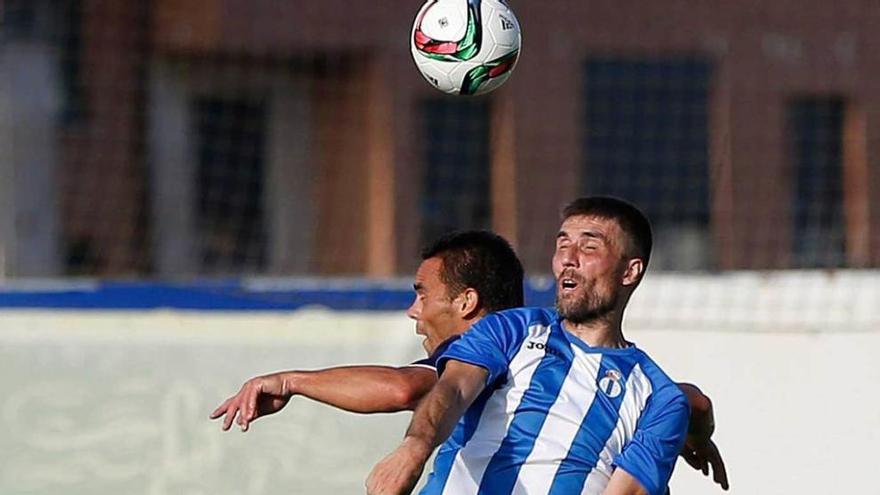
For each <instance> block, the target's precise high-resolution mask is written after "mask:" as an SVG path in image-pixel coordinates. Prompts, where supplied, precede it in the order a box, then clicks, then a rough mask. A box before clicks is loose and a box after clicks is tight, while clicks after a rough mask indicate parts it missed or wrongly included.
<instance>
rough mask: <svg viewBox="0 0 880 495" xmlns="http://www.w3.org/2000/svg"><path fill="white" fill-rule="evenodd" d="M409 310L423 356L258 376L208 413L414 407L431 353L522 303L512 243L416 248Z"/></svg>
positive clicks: (229, 416) (238, 415)
mask: <svg viewBox="0 0 880 495" xmlns="http://www.w3.org/2000/svg"><path fill="white" fill-rule="evenodd" d="M413 288H414V289H415V293H416V295H415V299H414V301H413V303H412V305H411V306H410V307H409V309H408V310H407V316H409V317H410V318H412V319H413V320H415V321H416V333H417V334H419V335H422V336H423V337H425V341H424V343H423V346H424V348H425V350H426V351H427V353H428V355H429V357H428V358H427V359H423V360H420V361H416V362H415V363H412V364H411V365H407V366H400V367H392V366H339V367H333V368H326V369H322V370H315V371H305V370H293V371H283V372H278V373H272V374H269V375H265V376H258V377H255V378H252V379H250V380H248V381H247V382H245V383H244V385H242V387H241V390H239V392H238V393H237V394H235V395H234V396H232V397H230V398H228V399H227V400H226V401H225V402H223V404H221V405H220V407H218V408H217V409H215V410H214V412H213V413H211V419H216V418H219V417H221V416H224V415H225V418H224V420H223V429H224V430H228V429H229V428H230V427H231V426H232V423H233V422H237V423H238V425H239V426H240V427H241V429H242V430H247V429H248V427H249V425H250V423H251V422H252V421H254V420H256V419H258V418H261V417H263V416H266V415H269V414H273V413H275V412H278V411H280V410H281V409H282V408H284V406H285V405H287V403H288V401H289V400H290V398H291V397H293V396H294V395H302V396H304V397H308V398H310V399H313V400H316V401H319V402H323V403H325V404H328V405H331V406H334V407H338V408H340V409H344V410H346V411H352V412H359V413H376V412H395V411H402V410H407V409H413V408H414V407H415V406H416V405H417V404H418V402H419V400H420V399H421V398H422V397H423V396H424V395H425V394H427V393H428V390H430V389H431V387H432V386H433V385H434V383H436V381H437V372H436V369H435V367H434V366H435V364H434V363H435V361H436V358H437V357H438V356H439V355H440V354H442V352H443V351H444V350H445V349H446V346H447V345H448V343H449V342H450V341H451V340H452V339H454V338H456V337H457V336H459V335H460V334H462V333H464V332H465V330H467V329H468V328H469V327H470V326H471V325H472V324H473V323H474V322H476V321H478V320H479V319H480V318H482V317H483V316H485V315H487V314H489V313H491V312H493V311H500V310H503V309H508V308H515V307H519V306H522V304H523V268H522V265H521V264H520V261H519V258H517V256H516V253H515V252H514V251H513V248H511V247H510V244H509V243H508V242H507V241H506V240H504V238H502V237H501V236H499V235H496V234H494V233H492V232H486V231H467V232H458V233H452V234H448V235H446V236H443V237H441V238H440V239H438V240H437V241H435V242H434V243H433V244H431V245H429V246H427V247H426V248H425V249H424V250H423V252H422V263H421V265H420V266H419V269H418V271H417V272H416V277H415V283H414V284H413Z"/></svg>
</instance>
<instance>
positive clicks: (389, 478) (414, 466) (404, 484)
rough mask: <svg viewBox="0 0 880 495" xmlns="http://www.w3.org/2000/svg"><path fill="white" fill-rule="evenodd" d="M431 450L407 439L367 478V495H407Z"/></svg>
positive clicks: (417, 478) (377, 465) (409, 438)
mask: <svg viewBox="0 0 880 495" xmlns="http://www.w3.org/2000/svg"><path fill="white" fill-rule="evenodd" d="M430 455H431V450H430V449H428V448H426V446H424V445H422V444H420V442H418V441H416V440H414V439H412V438H411V437H407V438H406V439H404V441H403V444H401V446H400V447H398V448H397V450H395V451H394V452H392V453H390V454H388V456H386V457H385V458H384V459H382V460H381V461H379V464H376V466H375V467H374V468H373V470H372V471H371V472H370V475H369V476H368V477H367V482H366V487H367V495H409V494H410V493H411V492H412V490H413V488H415V486H416V483H418V481H419V477H420V476H421V475H422V470H423V469H424V467H425V462H427V460H428V457H429V456H430Z"/></svg>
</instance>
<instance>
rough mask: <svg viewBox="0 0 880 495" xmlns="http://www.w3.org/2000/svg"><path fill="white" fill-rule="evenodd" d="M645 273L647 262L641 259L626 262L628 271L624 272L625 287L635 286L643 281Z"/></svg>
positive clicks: (631, 259)
mask: <svg viewBox="0 0 880 495" xmlns="http://www.w3.org/2000/svg"><path fill="white" fill-rule="evenodd" d="M644 273H645V261H644V260H643V259H641V258H630V259H628V260H627V261H626V269H625V270H624V272H623V280H622V282H623V285H624V286H625V287H629V286H634V285H636V284H638V283H639V281H640V280H641V279H642V275H643V274H644Z"/></svg>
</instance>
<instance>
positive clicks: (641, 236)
mask: <svg viewBox="0 0 880 495" xmlns="http://www.w3.org/2000/svg"><path fill="white" fill-rule="evenodd" d="M575 216H591V217H598V218H604V219H606V220H614V221H615V222H617V224H618V225H620V229H621V230H623V233H624V234H626V236H627V237H628V238H629V239H628V240H629V246H627V247H626V248H627V249H632V250H633V252H628V253H627V255H628V256H633V257H636V258H641V259H642V260H643V261H644V262H645V267H647V266H648V260H649V259H650V258H651V246H652V244H653V240H652V239H653V236H652V235H651V222H650V221H648V217H646V216H645V214H644V213H642V212H641V210H639V209H638V208H636V207H635V205H633V204H630V203H628V202H626V201H624V200H622V199H618V198H612V197H608V196H589V197H584V198H578V199H576V200H574V201H572V202H571V203H569V204H568V205H567V206H566V207H565V208H563V209H562V221H563V222H564V221H565V220H566V219H568V218H570V217H575Z"/></svg>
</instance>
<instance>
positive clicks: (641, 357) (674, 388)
mask: <svg viewBox="0 0 880 495" xmlns="http://www.w3.org/2000/svg"><path fill="white" fill-rule="evenodd" d="M636 360H637V363H638V365H639V368H641V371H642V373H643V374H644V376H645V378H647V380H648V381H649V382H650V384H651V390H652V391H653V394H661V395H663V396H665V397H666V398H667V399H668V400H678V399H684V400H686V399H687V398H686V397H685V395H684V392H682V391H681V389H679V387H678V384H677V383H676V382H675V380H673V379H672V378H671V377H670V376H669V375H668V374H667V373H666V372H665V371H664V370H663V368H661V367H660V365H659V364H657V362H656V361H654V359H652V358H651V356H649V355H648V353H647V352H645V351H644V349H641V348H639V349H637V353H636ZM653 394H652V395H653ZM679 396H680V397H679Z"/></svg>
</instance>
